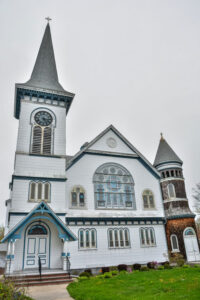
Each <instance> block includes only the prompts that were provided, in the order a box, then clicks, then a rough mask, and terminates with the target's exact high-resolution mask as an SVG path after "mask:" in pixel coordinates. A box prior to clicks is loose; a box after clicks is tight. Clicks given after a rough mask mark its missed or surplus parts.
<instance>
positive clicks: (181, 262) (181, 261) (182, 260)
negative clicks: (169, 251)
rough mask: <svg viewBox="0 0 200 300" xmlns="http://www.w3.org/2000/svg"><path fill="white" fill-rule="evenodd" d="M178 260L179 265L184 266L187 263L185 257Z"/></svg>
mask: <svg viewBox="0 0 200 300" xmlns="http://www.w3.org/2000/svg"><path fill="white" fill-rule="evenodd" d="M176 262H177V265H178V266H179V267H182V266H183V265H184V263H185V260H184V259H183V258H180V259H177V261H176Z"/></svg>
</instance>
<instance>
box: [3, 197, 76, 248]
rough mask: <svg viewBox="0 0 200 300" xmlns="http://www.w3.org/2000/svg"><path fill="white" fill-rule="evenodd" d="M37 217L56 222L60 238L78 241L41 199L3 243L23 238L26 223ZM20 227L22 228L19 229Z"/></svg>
mask: <svg viewBox="0 0 200 300" xmlns="http://www.w3.org/2000/svg"><path fill="white" fill-rule="evenodd" d="M36 213H39V214H40V215H39V216H37V217H33V218H32V216H33V215H34V214H36ZM44 213H48V214H49V215H50V216H51V218H49V217H45V216H44ZM37 219H47V220H49V221H50V222H51V223H53V224H55V225H56V227H57V229H58V231H59V237H60V238H64V239H65V240H69V241H76V240H77V238H76V236H75V235H74V234H73V233H72V232H71V231H70V230H68V228H67V227H66V226H65V225H64V224H63V222H62V221H61V220H60V219H59V218H58V217H57V216H56V214H54V213H53V211H52V210H51V209H50V208H49V206H48V205H47V204H46V203H45V202H44V201H41V202H40V203H39V204H38V205H37V206H36V208H35V209H33V210H32V211H31V212H30V213H29V214H28V215H27V217H26V218H24V219H23V220H22V221H21V222H19V224H18V225H17V226H15V227H14V228H13V229H12V230H11V231H10V232H9V233H8V234H7V235H6V236H5V237H4V238H3V239H2V241H1V242H2V243H4V242H5V241H6V240H16V239H17V238H21V233H22V230H23V228H24V227H25V226H26V224H28V222H30V220H37ZM60 228H62V230H63V231H64V233H62V232H61V231H60ZM19 229H20V230H19ZM18 230H19V233H18V234H16V232H17V231H18Z"/></svg>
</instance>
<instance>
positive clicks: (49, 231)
mask: <svg viewBox="0 0 200 300" xmlns="http://www.w3.org/2000/svg"><path fill="white" fill-rule="evenodd" d="M34 223H35V222H32V223H30V224H28V226H27V227H26V230H25V231H24V247H23V261H22V270H24V260H25V249H26V235H27V230H28V229H29V227H30V226H31V225H32V224H34ZM40 223H42V224H44V226H46V227H47V228H48V233H49V263H48V265H49V269H50V257H51V230H50V228H49V226H48V225H47V224H46V223H44V222H42V221H40Z"/></svg>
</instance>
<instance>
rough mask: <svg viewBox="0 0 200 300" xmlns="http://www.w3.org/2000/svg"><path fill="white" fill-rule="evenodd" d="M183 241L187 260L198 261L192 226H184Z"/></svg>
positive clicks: (199, 255)
mask: <svg viewBox="0 0 200 300" xmlns="http://www.w3.org/2000/svg"><path fill="white" fill-rule="evenodd" d="M184 243H185V250H186V254H187V260H188V261H199V260H200V254H199V246H198V243H197V238H196V234H195V231H194V229H193V228H186V229H185V231H184Z"/></svg>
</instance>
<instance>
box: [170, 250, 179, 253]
mask: <svg viewBox="0 0 200 300" xmlns="http://www.w3.org/2000/svg"><path fill="white" fill-rule="evenodd" d="M179 252H180V250H172V251H171V253H179Z"/></svg>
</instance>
